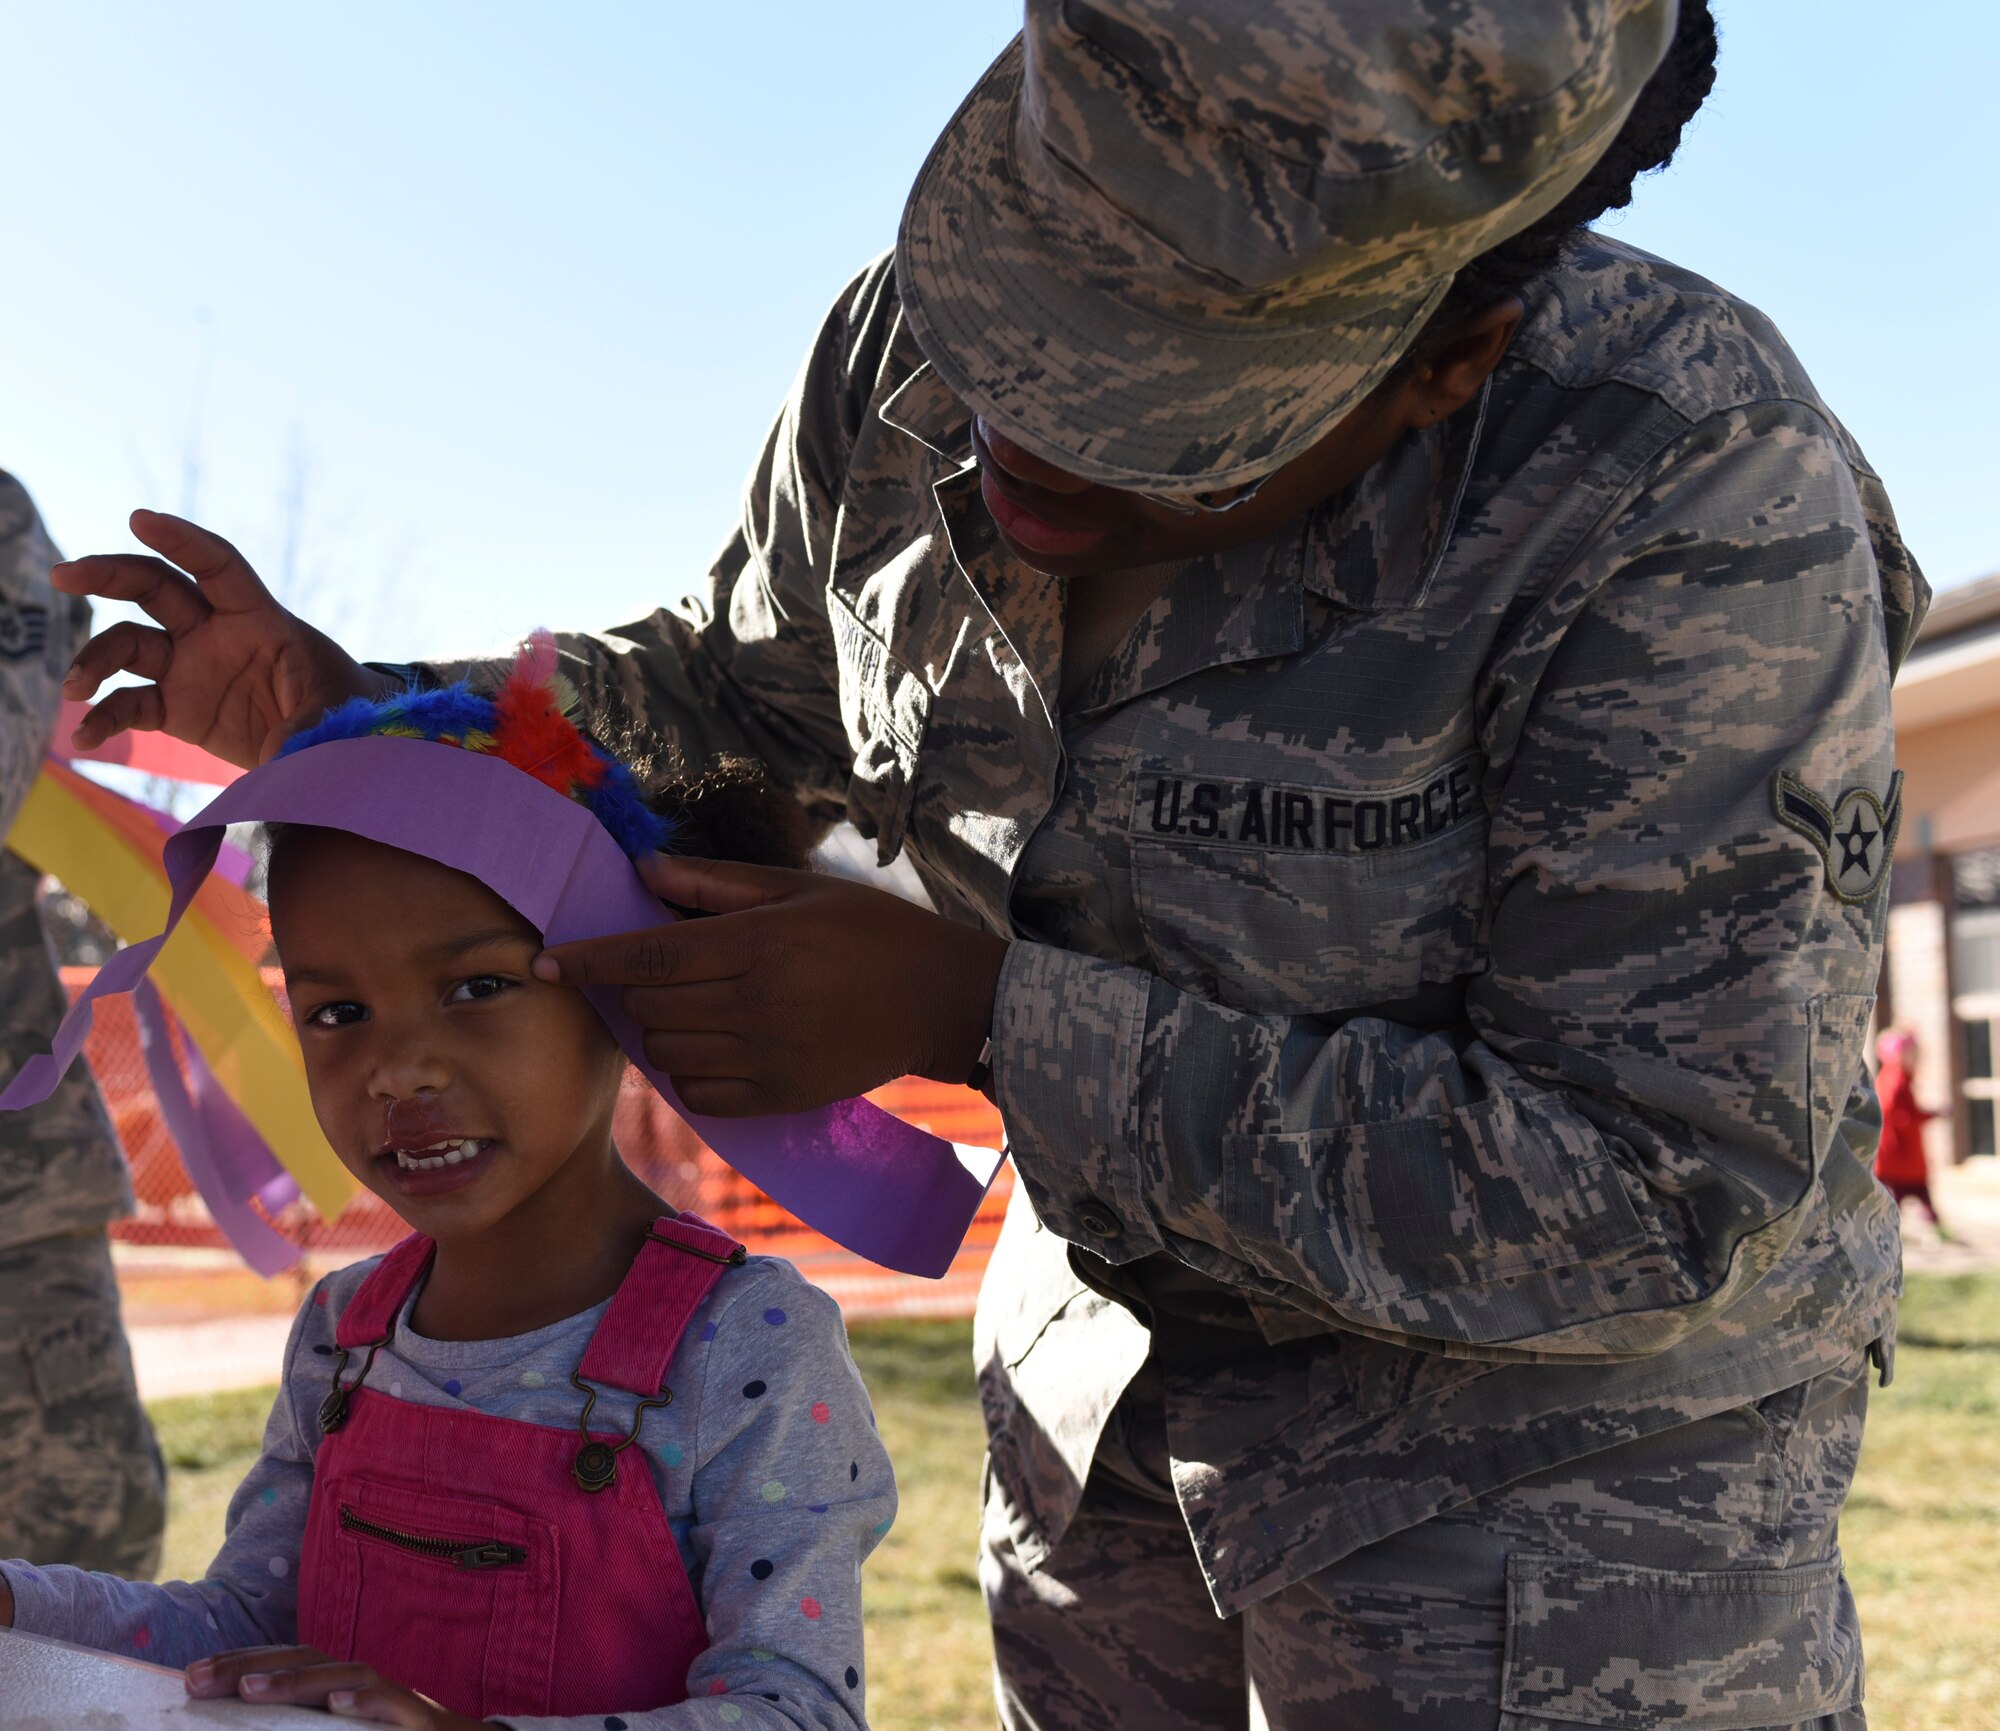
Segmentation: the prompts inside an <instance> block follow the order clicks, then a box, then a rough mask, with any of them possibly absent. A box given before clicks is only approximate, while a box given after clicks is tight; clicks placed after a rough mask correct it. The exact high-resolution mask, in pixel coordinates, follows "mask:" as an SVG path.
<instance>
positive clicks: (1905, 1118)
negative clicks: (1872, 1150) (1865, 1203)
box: [1875, 1028, 1943, 1232]
mask: <svg viewBox="0 0 2000 1731" xmlns="http://www.w3.org/2000/svg"><path fill="white" fill-rule="evenodd" d="M1875 1055H1876V1057H1877V1058H1879V1059H1880V1060H1881V1063H1882V1067H1881V1069H1880V1070H1878V1071H1877V1072H1876V1075H1875V1089H1876V1092H1877V1093H1878V1094H1879V1095H1880V1096H1881V1100H1882V1143H1881V1147H1880V1148H1879V1149H1878V1150H1877V1151H1876V1155H1875V1176H1876V1177H1877V1178H1879V1179H1881V1180H1882V1182H1883V1183H1884V1184H1885V1185H1887V1186H1888V1188H1889V1194H1890V1195H1891V1196H1893V1197H1895V1199H1896V1201H1897V1202H1898V1203H1899V1204H1900V1203H1902V1202H1904V1201H1906V1200H1915V1201H1917V1202H1919V1203H1921V1204H1922V1205H1923V1210H1924V1212H1925V1213H1926V1214H1928V1215H1929V1216H1930V1220H1931V1224H1932V1225H1933V1226H1936V1227H1937V1228H1938V1229H1939V1231H1940V1232H1942V1231H1943V1225H1942V1223H1941V1222H1940V1221H1939V1220H1938V1214H1937V1204H1936V1203H1934V1202H1933V1201H1932V1200H1931V1176H1930V1166H1929V1163H1928V1162H1927V1161H1926V1160H1925V1159H1924V1124H1925V1123H1926V1121H1928V1120H1929V1119H1932V1118H1935V1117H1936V1116H1937V1113H1935V1112H1932V1111H1928V1110H1927V1109H1925V1108H1924V1107H1922V1106H1919V1105H1918V1104H1917V1097H1916V1095H1915V1094H1914V1093H1913V1092H1912V1091H1911V1088H1910V1077H1911V1073H1912V1072H1913V1071H1914V1070H1915V1068H1916V1062H1917V1039H1916V1036H1915V1035H1914V1034H1910V1033H1906V1032H1905V1031H1904V1030H1903V1029H1901V1028H1890V1029H1889V1030H1887V1031H1886V1032H1885V1033H1884V1034H1883V1035H1882V1037H1881V1038H1880V1039H1879V1040H1877V1041H1876V1042H1875Z"/></svg>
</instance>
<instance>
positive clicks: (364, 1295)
mask: <svg viewBox="0 0 2000 1731" xmlns="http://www.w3.org/2000/svg"><path fill="white" fill-rule="evenodd" d="M369 733H384V734H400V735H404V736H409V735H416V736H418V737H422V738H430V739H436V740H439V741H440V743H439V745H438V747H437V749H439V750H446V749H451V748H453V747H454V746H456V747H458V748H460V749H467V750H479V751H485V752H489V753H491V754H493V755H497V756H500V757H503V758H506V759H508V760H509V761H513V762H516V763H517V764H520V765H521V766H522V767H524V768H526V769H528V770H529V771H530V772H531V773H537V774H541V775H542V777H543V779H545V780H547V779H549V776H548V773H547V766H548V764H549V762H550V761H551V756H552V753H553V754H554V755H555V756H557V757H560V756H562V755H563V754H565V753H567V754H568V755H569V757H571V758H574V759H575V760H576V761H578V762H580V763H582V765H583V773H582V774H581V775H579V776H578V777H577V778H576V780H575V782H574V784H573V785H566V786H565V788H564V791H566V792H570V793H572V795H573V797H577V798H580V799H582V800H583V801H584V803H586V804H588V805H589V806H590V807H591V808H592V810H593V811H595V812H596V813H597V814H598V815H599V817H600V819H601V820H603V821H604V823H605V825H606V827H607V828H608V829H611V830H612V832H613V834H614V835H616V836H617V838H618V840H619V841H620V843H621V844H622V845H623V846H624V847H625V849H626V851H627V852H628V853H631V854H633V855H635V856H636V855H639V854H643V853H645V852H648V851H651V850H653V849H655V848H657V847H659V846H660V845H661V843H662V841H663V840H664V839H665V831H666V829H667V827H668V826H667V823H666V822H665V820H663V819H661V818H660V817H658V816H656V815H655V813H654V811H653V810H652V809H651V808H650V807H648V806H646V805H645V804H643V803H642V802H641V801H640V799H639V798H638V790H637V787H636V783H635V782H634V781H633V779H632V777H631V776H630V774H629V772H628V771H627V770H625V769H624V768H623V767H622V766H620V765H618V764H616V763H615V762H613V761H612V760H611V759H610V758H609V757H608V756H607V755H606V754H605V753H603V752H602V751H601V750H599V749H598V748H597V747H596V746H595V745H594V744H592V743H590V742H588V741H587V740H585V739H584V738H583V737H582V736H581V735H579V734H578V733H577V732H576V730H575V729H574V727H573V726H572V724H570V723H569V722H568V721H567V719H566V718H565V717H564V716H563V715H562V706H561V701H560V697H559V694H558V693H556V692H555V691H554V690H553V689H552V688H551V687H550V686H547V685H544V684H542V683H541V682H540V680H539V679H538V678H537V677H536V674H535V672H534V671H531V667H530V660H529V658H528V657H524V658H523V662H522V663H521V664H520V665H518V666H517V667H516V669H515V671H514V674H513V675H512V676H511V677H510V679H509V680H508V682H507V684H506V686H505V687H504V688H503V690H502V691H501V692H500V693H499V694H498V696H497V697H496V698H495V699H494V700H492V701H488V700H486V699H484V698H480V697H478V696H477V695H475V694H473V693H471V692H470V691H468V690H466V689H465V688H463V687H454V688H451V689H449V690H446V691H443V692H431V693H422V694H409V695H407V696H406V697H404V698H401V699H398V700H395V701H392V702H390V703H387V704H383V705H379V706H371V705H368V704H366V703H355V704H349V705H347V706H346V707H345V708H343V709H341V710H338V711H336V712H335V713H334V714H332V715H330V716H329V717H328V718H327V720H326V721H325V722H324V723H322V724H321V726H320V727H319V728H316V729H314V730H313V731H311V732H309V733H307V734H304V735H302V736H300V737H299V738H298V739H297V740H295V741H294V742H293V744H292V746H291V747H290V748H288V749H293V750H310V749H312V747H313V746H314V745H315V744H316V743H318V742H319V741H321V740H323V739H327V738H351V737H355V736H357V735H364V734H369ZM552 740H553V745H552V743H551V742H552ZM678 804H679V807H680V812H679V821H680V823H681V826H682V827H681V835H680V839H681V841H682V842H683V844H685V843H686V842H687V841H688V840H689V839H690V838H689V836H688V834H687V829H688V827H689V826H692V828H693V829H694V831H695V835H694V836H693V838H692V839H693V840H694V841H695V842H696V844H697V845H699V846H700V847H702V848H703V849H704V850H706V851H710V852H732V851H733V852H736V853H738V854H739V855H740V854H742V853H744V852H746V851H747V852H749V853H751V854H752V855H753V856H756V855H761V856H763V857H762V859H761V861H760V863H797V862H796V860H793V861H787V860H786V859H784V858H782V857H778V858H774V857H772V856H773V854H774V853H775V854H778V855H784V854H791V853H795V852H797V851H798V849H799V843H800V834H801V832H802V830H803V820H802V819H798V818H797V817H796V814H795V813H794V814H792V815H791V816H789V817H788V816H787V815H786V814H785V813H784V812H783V811H782V810H781V809H780V808H778V807H777V806H776V805H775V804H774V803H770V802H762V803H760V801H759V799H758V797H757V794H756V791H755V789H754V788H752V787H751V786H750V785H749V784H747V783H746V781H745V780H744V779H743V778H741V777H736V778H729V777H724V778H722V779H721V780H720V781H716V780H713V779H712V780H711V781H710V782H708V783H696V784H694V785H693V786H692V787H691V788H686V789H684V790H683V791H682V793H681V795H680V796H679V800H678ZM754 832H761V833H754ZM745 839H748V840H750V841H751V843H752V845H751V846H750V847H748V848H747V849H746V848H745V847H743V846H742V845H740V844H741V843H742V842H743V841H744V840H745ZM732 844H737V845H732ZM524 845H532V841H531V838H524ZM270 906H271V924H272V934H273V937H274V939H275V941H276V944H277V948H278V953H279V958H280V960H281V962H282V963H283V966H284V972H285V980H286V990H287V993H288V995H289V998H290V1003H291V1010H292V1016H293V1020H294V1022H295V1024H296V1026H297V1029H298V1034H299V1039H300V1043H301V1045H302V1046H303V1048H304V1052H305V1063H306V1076H307V1081H308V1083H309V1085H310V1088H311V1092H312V1100H313V1106H314V1109H315V1111H316V1113H317V1115H318V1117H319V1121H320V1123H321V1125H322V1126H323V1127H324V1129H325V1131H326V1133H327V1137H328V1140H329V1141H330V1142H331V1143H332V1145H333V1147H334V1148H335V1149H336V1150H337V1151H338V1152H339V1154H340V1157H341V1159H342V1161H343V1162H344V1163H345V1164H346V1165H347V1166H348V1168H349V1169H350V1170H351V1171H352V1172H353V1173H354V1175H355V1177H356V1178H357V1179H359V1180H360V1181H361V1183H363V1184H365V1185H366V1186H367V1187H368V1188H369V1189H371V1190H372V1191H374V1192H375V1194H377V1195H378V1196H380V1197H382V1198H383V1199H384V1200H385V1201H386V1202H387V1203H388V1204H389V1205H390V1207H392V1208H393V1209H394V1210H395V1211H396V1212H397V1214H399V1215H400V1216H401V1217H402V1218H403V1219H404V1220H406V1221H407V1222H408V1223H409V1224H410V1226H411V1227H412V1229H413V1236H412V1237H410V1238H408V1239H406V1240H405V1241H404V1242H403V1243H402V1244H401V1245H400V1246H399V1247H398V1248H396V1249H395V1250H393V1251H391V1252H390V1253H389V1254H388V1255H386V1256H382V1257H376V1258H373V1259H371V1260H370V1261H367V1262H362V1263H359V1264H357V1265H355V1266H354V1267H351V1268H346V1269H343V1270H341V1271H340V1272H338V1273H336V1274H332V1275H329V1276H328V1277H327V1278H326V1279H324V1280H322V1281H321V1282H320V1283H319V1285H318V1287H317V1288H316V1289H315V1290H314V1291H313V1293H312V1296H311V1299H310V1301H309V1302H308V1303H307V1304H306V1305H305V1307H304V1308H303V1309H302V1310H301V1312H300V1314H299V1319H298V1321H297V1323H296V1325H295V1326H294V1328H293V1330H292V1337H291V1342H290V1345H289V1346H288V1348H287V1349H286V1356H285V1367H284V1383H283V1387H282V1389H281V1390H280V1392H279V1396H278V1399H277V1403H276V1405H275V1406H274V1407H273V1409H272V1412H271V1418H270V1421H269V1424H268V1425H267V1427H266V1430H265V1435H264V1448H263V1453H262V1455H261V1457H260V1458H259V1460H258V1462H257V1464H256V1466H255V1467H254V1468H253V1469H252V1470H251V1472H250V1474H249V1476H248V1477H247V1478H246V1479H245V1480H244V1482H243V1485H242V1487H241V1488H240V1489H239V1490H238V1492H237V1493H236V1496H235V1498H234V1500H233V1501H232V1503H231V1504H230V1509H229V1524H228V1536H227V1538H226V1539H225V1541H224V1544H223V1547H222V1551H221V1553H220V1555H219V1556H218V1557H217V1558H216V1560H215V1563H214V1565H213V1567H212V1568H211V1569H210V1571H209V1574H208V1578H207V1579H205V1580H202V1581H198V1582H191V1583H190V1582H175V1583H172V1584H170V1585H166V1586H147V1585H137V1584H134V1583H131V1582H127V1581H124V1580H120V1579H118V1578H116V1577H113V1576H109V1575H99V1574H90V1573H86V1572H84V1571H81V1570H76V1569H64V1568H46V1569H38V1568H34V1567H31V1566H29V1565H28V1564H25V1563H18V1562H12V1563H6V1564H4V1565H0V1626H4V1625H5V1624H6V1623H7V1622H8V1621H9V1620H11V1621H12V1623H13V1625H14V1626H15V1627H16V1628H19V1629H22V1630H26V1631H30V1632H33V1633H37V1634H44V1635H51V1636H58V1637H61V1638H63V1639H66V1640H70V1641H76V1642H81V1643H85V1644H88V1645H91V1646H95V1647H101V1648H105V1649H109V1650H111V1651H115V1652H120V1653H125V1654H128V1655H131V1656H133V1657H137V1658H144V1659H149V1660H152V1661H155V1662H158V1663H165V1664H172V1665H184V1666H186V1667H187V1686H188V1690H189V1692H190V1693H191V1694H194V1695H197V1696H217V1695H240V1696H242V1697H243V1698H245V1699H247V1700H252V1701H258V1702H265V1703H278V1702H290V1703H304V1704H310V1705H318V1706H323V1707H325V1708H327V1709H328V1710H330V1711H331V1712H333V1713H336V1714H340V1715H344V1716H346V1717H349V1718H355V1719H364V1720H371V1721H374V1722H376V1723H380V1724H390V1725H400V1726H406V1727H422V1728H425V1731H442V1728H444V1727H457V1726H463V1725H467V1724H469V1723H471V1722H472V1721H473V1719H476V1718H480V1717H486V1716H496V1715H497V1716H498V1717H499V1719H500V1721H501V1722H503V1723H505V1724H508V1725H512V1726H515V1727H520V1728H524V1731H525V1728H526V1727H529V1726H543V1725H556V1724H561V1725H568V1726H575V1727H583V1726H589V1727H590V1728H591V1731H598V1728H600V1727H603V1728H613V1731H616V1728H621V1727H629V1728H631V1731H639V1728H640V1727H659V1728H661V1731H666V1728H668V1727H673V1728H674V1731H679V1728H681V1727H691V1726H698V1725H699V1726H709V1725H715V1726H720V1725H733V1726H741V1727H744V1728H745V1731H749V1728H751V1727H757V1726H769V1727H778V1726H786V1727H795V1726H817V1727H826V1728H828V1731H850V1728H855V1727H860V1726H862V1725H863V1724H864V1723H865V1713H864V1708H863V1684H862V1645H861V1595H860V1565H861V1561H862V1559H863V1558H864V1557H866V1556H867V1555H868V1553H869V1552H870V1551H871V1550H873V1549H874V1547H875V1546H876V1544H877V1543H879V1541H880V1539H881V1535H882V1534H883V1533H884V1532H886V1531H887V1530H888V1527H889V1524H890V1521H891V1520H892V1518H893V1517H894V1514H895V1507H896V1491H895V1481H894V1477H893V1475H892V1473H891V1470H890V1466H889V1460H888V1456H887V1455H886V1454H885V1452H884V1451H883V1448H882V1445H881V1443H880V1442H879V1441H878V1440H877V1438H876V1436H875V1433H874V1430H873V1427H872V1416H871V1414H870V1411H869V1405H868V1399H867V1395H866V1393H865V1391H864V1390H863V1388H862V1385H861V1380H860V1377H859V1375H858V1374H857V1372H856V1370H855V1368H854V1363H853V1361H852V1359H851V1358H850V1357H849V1355H848V1350H847V1341H846V1336H845V1333H844V1331H843V1329H842V1326H841V1320H840V1314H839V1312H838V1310H837V1309H836V1308H835V1306H834V1305H833V1303H832V1301H831V1300H830V1299H828V1298H827V1297H826V1296H825V1295H824V1294H822V1293H820V1292H818V1291H817V1290H815V1289H814V1288H813V1287H811V1286H809V1285H807V1284H806V1283H805V1281H804V1280H802V1279H801V1278H800V1277H799V1275H798V1274H797V1273H796V1271H794V1270H793V1269H792V1267H791V1266H790V1265H789V1264H788V1263H785V1262H781V1261H774V1260H770V1259H767V1258H763V1257H746V1256H745V1255H744V1252H743V1249H742V1247H741V1246H740V1245H738V1244H735V1243H733V1242H732V1241H730V1240H729V1239H728V1238H727V1237H726V1236H725V1235H724V1234H722V1233H720V1232H718V1231H716V1230H715V1229H713V1228H712V1227H709V1226H706V1225H704V1224H702V1223H701V1222H699V1221H698V1220H696V1219H694V1218H693V1217H692V1216H688V1215H679V1216H677V1215H676V1214H675V1212H674V1210H673V1209H671V1208H670V1207H668V1206H667V1204H666V1203H665V1202H663V1201H662V1200H661V1199H660V1198H659V1197H658V1196H656V1195H654V1194H653V1193H652V1192H651V1191H650V1190H648V1189H647V1188H646V1186H645V1185H644V1184H643V1183H641V1182H640V1180H639V1179H638V1178H637V1177H636V1176H635V1175H634V1174H633V1173H632V1172H631V1171H630V1169H628V1168H627V1167H626V1165H625V1164H624V1162H623V1161H622V1160H621V1159H620V1157H619V1154H618V1151H617V1149H616V1148H615V1147H614V1146H613V1144H612V1138H611V1125H612V1113H613V1108H614V1106H615V1104H616V1101H617V1096H618V1089H619V1085H620V1082H621V1080H622V1078H623V1076H624V1072H625V1059H624V1057H623V1055H622V1054H621V1053H620V1051H619V1049H618V1047H617V1046H616V1045H615V1044H614V1042H613V1040H612V1038H611V1035H610V1033H609V1032H608V1031H607V1029H606V1028H605V1026H604V1024H603V1023H602V1022H601V1021H600V1020H599V1018H598V1016H597V1014H596V1012H595V1011H594V1010H593V1009H592V1008H591V1006H590V1005H589V1003H588V1002H587V1001H586V1000H585V999H584V998H583V997H582V996H581V995H580V994H579V993H578V992H577V991H575V990H574V989H571V988H568V987H564V986H559V985H551V984H546V983H543V982H542V981H540V980H538V979H536V978H535V977H534V975H533V974H532V973H531V972H530V963H531V961H532V960H533V958H534V956H535V955H536V953H537V952H538V950H539V949H540V948H541V934H540V933H539V932H537V931H536V930H535V929H534V927H533V926H532V925H530V924H529V923H528V922H527V921H526V920H525V919H523V918H522V917H521V916H520V915H519V914H518V913H516V912H515V911H514V909H513V908H511V907H510V906H509V905H508V904H507V903H506V902H504V901H502V900H501V899H500V897H499V896H497V895H496V894H495V893H494V892H493V891H492V890H490V889H488V888H487V887H486V886H485V885H484V884H482V883H480V882H479V881H477V880H476V879H474V878H472V877H469V876H467V875H465V874H463V873H460V872H457V871H454V870H452V869H450V868H448V867H446V866H444V865H441V864H438V863H437V862H435V861H433V860H429V859H425V858H422V857H419V856H417V855H415V854H410V853H404V852H400V851H398V850H396V849H393V848H388V847H384V846H382V845H379V844H377V843H375V842H371V841H367V840H364V839H362V838H360V837H359V836H356V835H352V834H348V833H345V832H343V831H339V830H332V829H312V828H298V827H288V828H286V829H284V830H282V831H280V832H278V833H277V834H275V835H274V837H273V841H272V855H271V864H270Z"/></svg>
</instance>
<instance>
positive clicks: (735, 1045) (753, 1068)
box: [641, 1029, 761, 1087]
mask: <svg viewBox="0 0 2000 1731" xmlns="http://www.w3.org/2000/svg"><path fill="white" fill-rule="evenodd" d="M641 1044H642V1046H643V1047H644V1049H645V1053H646V1062H647V1063H649V1064H651V1065H652V1066H653V1068H654V1069H656V1070H664V1071H666V1073H667V1074H668V1075H669V1076H671V1077H673V1079H674V1086H675V1087H679V1086H680V1085H681V1083H682V1082H683V1081H691V1080H693V1079H695V1078H697V1077H700V1078H704V1079H707V1080H711V1081H712V1080H716V1079H718V1078H726V1079H728V1080H731V1081H748V1080H750V1079H751V1078H752V1077H753V1076H755V1075H756V1074H757V1072H758V1070H759V1069H760V1068H761V1066H760V1064H759V1062H758V1050H757V1048H756V1047H755V1046H754V1045H752V1044H751V1042H750V1041H748V1040H746V1039H744V1038H742V1037H741V1036H740V1035H737V1034H709V1033H692V1034H662V1033H659V1032H657V1031H655V1030H652V1029H648V1030H647V1032H646V1035H645V1038H644V1040H643V1041H642V1042H641Z"/></svg>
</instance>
